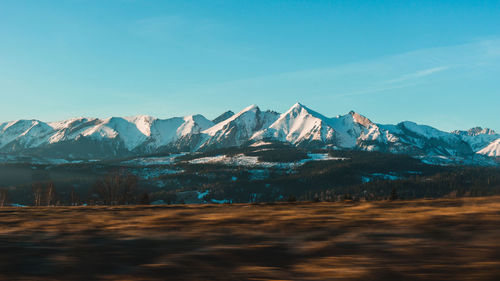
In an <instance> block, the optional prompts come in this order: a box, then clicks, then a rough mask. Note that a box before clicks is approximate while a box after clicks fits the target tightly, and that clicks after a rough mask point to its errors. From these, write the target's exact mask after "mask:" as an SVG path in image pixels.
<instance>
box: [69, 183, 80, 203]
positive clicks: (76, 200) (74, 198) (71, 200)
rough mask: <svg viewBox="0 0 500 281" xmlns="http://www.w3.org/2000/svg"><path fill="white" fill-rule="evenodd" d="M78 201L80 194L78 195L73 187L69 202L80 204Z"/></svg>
mask: <svg viewBox="0 0 500 281" xmlns="http://www.w3.org/2000/svg"><path fill="white" fill-rule="evenodd" d="M78 203H79V200H78V195H76V191H75V188H74V187H73V188H72V189H71V192H70V194H69V204H70V205H71V206H78Z"/></svg>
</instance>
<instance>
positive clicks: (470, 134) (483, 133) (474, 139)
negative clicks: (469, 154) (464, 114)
mask: <svg viewBox="0 0 500 281" xmlns="http://www.w3.org/2000/svg"><path fill="white" fill-rule="evenodd" d="M452 133H453V134H455V135H458V136H460V137H461V138H462V140H464V141H465V142H467V143H468V144H469V145H470V146H471V148H472V150H474V152H476V153H479V151H480V150H483V149H485V148H486V147H487V146H489V145H490V144H491V143H492V142H494V141H495V140H497V139H500V135H499V134H497V133H496V132H495V131H493V130H491V129H488V128H484V129H483V128H481V127H475V128H472V129H469V130H467V131H459V130H456V131H453V132H452ZM483 154H484V153H483Z"/></svg>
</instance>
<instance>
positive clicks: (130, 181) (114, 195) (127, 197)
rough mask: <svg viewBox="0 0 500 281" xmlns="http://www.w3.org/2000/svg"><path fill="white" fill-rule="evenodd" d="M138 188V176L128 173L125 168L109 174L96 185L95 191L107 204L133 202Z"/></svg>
mask: <svg viewBox="0 0 500 281" xmlns="http://www.w3.org/2000/svg"><path fill="white" fill-rule="evenodd" d="M136 190H137V177H136V176H134V175H131V174H126V173H125V172H124V170H121V171H116V172H113V173H110V174H108V175H107V176H105V177H104V178H102V179H100V180H98V181H97V182H96V184H95V186H94V191H95V192H96V193H97V195H98V196H99V198H100V199H101V200H102V201H103V203H104V204H105V205H123V204H132V203H134V200H135V197H136Z"/></svg>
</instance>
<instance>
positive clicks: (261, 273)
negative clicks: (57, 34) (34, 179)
mask: <svg viewBox="0 0 500 281" xmlns="http://www.w3.org/2000/svg"><path fill="white" fill-rule="evenodd" d="M0 279H2V280H471V281H472V280H500V198H499V197H487V198H468V199H442V200H441V199H440V200H418V201H396V202H375V203H296V204H292V203H290V204H287V203H283V204H267V205H266V204H261V205H249V204H237V205H182V206H157V207H153V206H130V207H128V206H125V207H53V208H2V209H0Z"/></svg>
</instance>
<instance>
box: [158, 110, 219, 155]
mask: <svg viewBox="0 0 500 281" xmlns="http://www.w3.org/2000/svg"><path fill="white" fill-rule="evenodd" d="M213 125H214V124H213V122H212V121H210V120H208V119H206V118H205V117H203V116H202V115H190V116H185V117H174V118H170V119H163V120H161V119H157V120H156V121H155V122H154V123H153V125H152V128H151V131H152V135H151V144H150V146H152V148H153V149H154V148H158V147H162V146H166V145H168V144H171V143H173V142H175V141H177V140H178V139H180V138H182V137H185V136H189V135H192V134H199V133H200V132H201V131H203V130H206V129H208V128H210V127H212V126H213Z"/></svg>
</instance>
